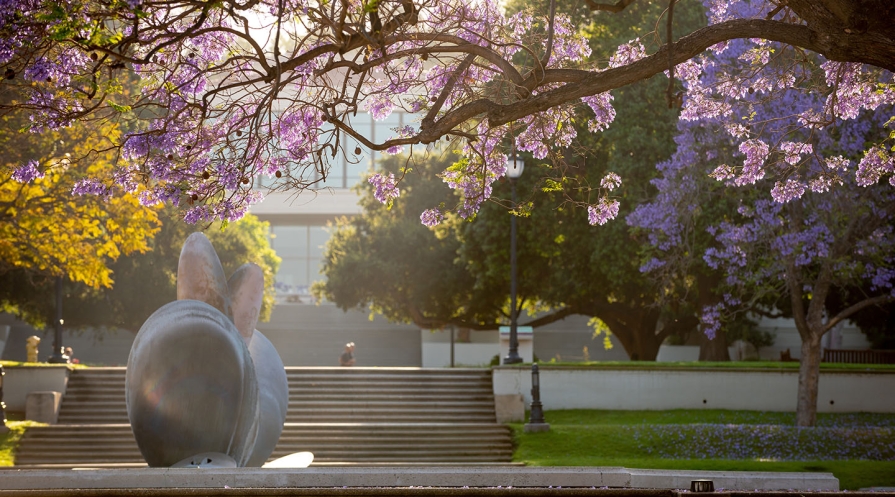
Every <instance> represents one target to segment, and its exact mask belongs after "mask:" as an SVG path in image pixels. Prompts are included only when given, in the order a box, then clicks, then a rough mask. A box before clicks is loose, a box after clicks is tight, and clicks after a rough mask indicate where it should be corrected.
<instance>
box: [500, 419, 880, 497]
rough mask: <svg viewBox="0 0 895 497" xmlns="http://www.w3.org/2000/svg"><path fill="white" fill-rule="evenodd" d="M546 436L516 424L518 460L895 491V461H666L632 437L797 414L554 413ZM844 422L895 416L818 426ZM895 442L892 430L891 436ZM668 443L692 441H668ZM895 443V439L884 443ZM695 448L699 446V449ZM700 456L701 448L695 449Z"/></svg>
mask: <svg viewBox="0 0 895 497" xmlns="http://www.w3.org/2000/svg"><path fill="white" fill-rule="evenodd" d="M545 417H546V418H547V422H548V423H550V431H549V432H547V433H524V432H523V431H522V425H521V424H514V425H513V428H514V430H515V436H516V441H517V444H518V446H517V450H516V452H515V455H514V460H515V461H520V462H525V463H527V464H530V465H533V466H625V467H629V468H654V469H699V470H728V471H730V470H736V471H821V472H831V473H833V474H834V475H835V476H836V477H837V478H839V484H840V488H842V489H848V490H855V489H858V488H864V487H873V486H895V461H893V460H888V461H866V460H847V461H842V460H839V461H759V460H728V459H667V458H662V457H660V456H658V455H655V454H650V453H649V452H648V450H647V449H646V448H645V447H643V446H642V445H641V444H638V443H637V442H636V441H635V440H634V437H632V431H631V428H635V427H638V426H641V427H642V426H648V425H673V424H678V425H687V424H693V423H720V424H782V425H790V426H791V425H792V424H793V420H794V414H792V413H758V412H745V411H720V410H718V411H708V410H706V411H701V410H700V411H689V410H676V411H590V410H569V411H550V412H548V413H547V414H546V416H545ZM842 422H845V423H846V424H850V425H852V426H857V427H861V426H865V427H866V426H874V425H882V426H887V427H892V426H895V415H861V414H858V415H829V414H827V415H825V414H821V415H819V425H823V424H825V425H828V426H834V425H837V424H841V423H842ZM886 433H887V434H888V436H890V437H891V429H889V430H888V431H887V432H886ZM665 443H666V444H669V445H671V444H675V443H692V440H689V441H688V440H684V441H680V440H677V439H675V440H666V441H665ZM881 443H882V444H895V440H882V441H881ZM694 445H695V444H694ZM693 450H694V452H698V450H699V448H698V447H693Z"/></svg>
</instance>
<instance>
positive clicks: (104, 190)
mask: <svg viewBox="0 0 895 497" xmlns="http://www.w3.org/2000/svg"><path fill="white" fill-rule="evenodd" d="M71 193H72V195H78V196H83V195H95V196H98V197H105V196H108V195H111V194H112V189H111V188H110V187H109V186H107V185H104V184H103V183H102V181H100V180H98V179H96V178H88V179H82V180H79V181H78V182H76V183H75V186H73V187H72V189H71Z"/></svg>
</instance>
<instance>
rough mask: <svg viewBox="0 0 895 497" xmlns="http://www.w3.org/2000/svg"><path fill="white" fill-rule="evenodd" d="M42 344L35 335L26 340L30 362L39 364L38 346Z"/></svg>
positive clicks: (26, 349)
mask: <svg viewBox="0 0 895 497" xmlns="http://www.w3.org/2000/svg"><path fill="white" fill-rule="evenodd" d="M39 344H40V337H39V336H37V335H33V336H30V337H28V339H27V340H25V351H26V352H27V353H28V362H37V346H38V345H39Z"/></svg>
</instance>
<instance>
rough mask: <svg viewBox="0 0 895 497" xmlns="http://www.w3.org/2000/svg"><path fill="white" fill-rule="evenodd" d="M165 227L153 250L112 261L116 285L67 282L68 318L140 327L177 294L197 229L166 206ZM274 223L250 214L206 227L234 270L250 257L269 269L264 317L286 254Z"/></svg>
mask: <svg viewBox="0 0 895 497" xmlns="http://www.w3.org/2000/svg"><path fill="white" fill-rule="evenodd" d="M160 217H161V220H162V226H161V230H160V231H159V232H158V233H157V234H156V235H155V236H154V237H153V239H152V240H150V241H149V249H150V250H149V251H147V252H145V253H140V254H131V255H128V256H124V257H121V258H120V259H118V260H117V261H115V262H114V263H112V264H111V265H110V269H112V270H113V271H114V273H115V284H114V286H112V287H111V288H101V289H94V288H90V287H86V286H84V285H76V284H70V285H66V288H65V295H66V297H65V300H64V303H63V308H64V309H65V324H66V326H69V327H73V328H83V327H92V328H101V327H112V328H123V329H127V330H130V331H132V332H134V333H136V332H137V331H138V330H139V329H140V327H141V326H142V325H143V322H144V321H146V319H147V318H148V317H149V316H150V315H151V314H152V313H153V312H155V311H156V310H157V309H159V308H160V307H162V306H163V305H165V304H167V303H168V302H171V301H173V300H176V299H177V286H176V281H177V262H178V260H179V257H180V250H181V248H182V247H183V242H184V241H185V240H186V238H187V237H188V236H189V235H190V234H191V233H192V232H193V231H195V229H194V227H192V226H190V225H188V224H185V223H183V222H182V221H181V220H180V219H179V218H178V215H177V212H176V211H175V210H173V209H170V208H169V209H163V210H161V211H160ZM269 229H270V228H269V225H268V223H267V222H263V221H259V220H258V218H257V217H255V216H253V215H251V214H249V215H246V216H245V217H243V218H242V219H240V220H239V221H236V222H233V223H229V224H227V225H226V226H221V225H220V223H215V224H212V225H211V226H208V227H207V228H206V230H205V231H204V232H205V234H206V236H208V240H209V241H210V242H211V244H212V246H214V249H215V252H216V253H217V254H218V257H219V258H220V260H221V265H222V266H223V268H224V274H226V275H231V274H233V272H234V271H236V269H237V268H239V267H240V266H242V265H243V264H245V263H247V262H252V263H255V264H257V265H258V266H259V267H261V270H262V271H263V272H264V298H263V300H262V305H261V310H260V315H259V321H267V320H268V319H270V313H271V311H272V309H273V306H274V300H275V293H276V292H275V290H274V283H275V282H274V275H276V272H277V269H278V268H279V265H280V258H279V257H277V255H276V253H275V252H274V250H273V249H272V248H271V247H270V241H269Z"/></svg>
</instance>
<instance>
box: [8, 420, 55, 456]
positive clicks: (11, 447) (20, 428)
mask: <svg viewBox="0 0 895 497" xmlns="http://www.w3.org/2000/svg"><path fill="white" fill-rule="evenodd" d="M6 426H7V427H8V428H9V431H8V432H6V433H4V434H2V435H0V466H12V465H13V462H14V461H15V449H16V447H17V446H18V445H19V440H21V439H22V435H24V434H25V429H27V428H30V427H32V426H46V423H38V422H35V421H8V422H7V423H6Z"/></svg>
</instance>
